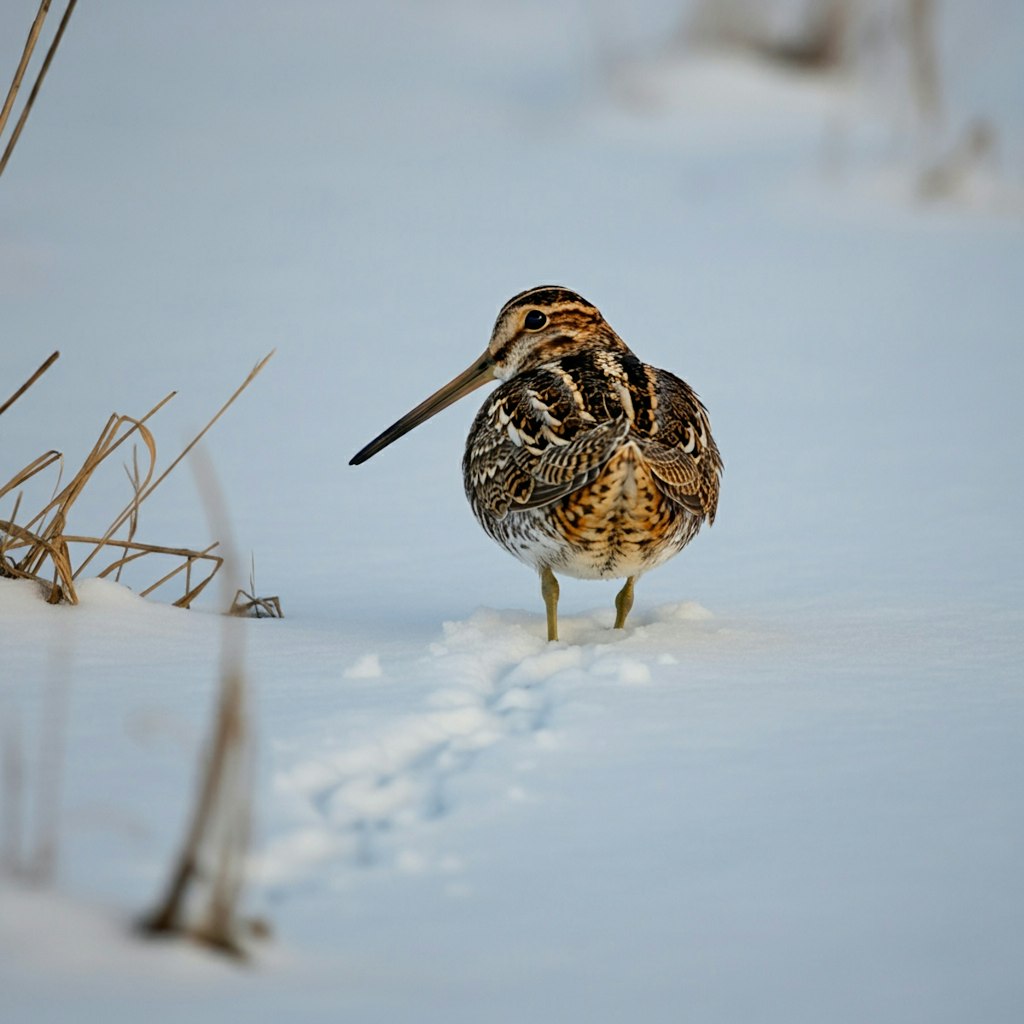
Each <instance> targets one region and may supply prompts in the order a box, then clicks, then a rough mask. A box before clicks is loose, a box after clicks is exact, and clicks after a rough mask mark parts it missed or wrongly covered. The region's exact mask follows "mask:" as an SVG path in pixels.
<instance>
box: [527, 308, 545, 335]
mask: <svg viewBox="0 0 1024 1024" xmlns="http://www.w3.org/2000/svg"><path fill="white" fill-rule="evenodd" d="M523 322H524V324H525V325H526V329H527V330H528V331H539V330H540V329H541V328H542V327H543V326H544V325H545V324H546V323H547V322H548V318H547V317H546V316H545V315H544V314H543V313H542V312H541V311H540V310H539V309H531V310H530V312H529V313H527V314H526V320H524V321H523Z"/></svg>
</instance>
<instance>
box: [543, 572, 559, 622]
mask: <svg viewBox="0 0 1024 1024" xmlns="http://www.w3.org/2000/svg"><path fill="white" fill-rule="evenodd" d="M540 592H541V593H542V594H543V595H544V607H545V608H547V611H548V640H557V639H558V580H556V579H555V574H554V573H553V572H552V571H551V570H550V569H549V568H548V567H547V566H546V565H545V566H544V568H543V569H541V571H540Z"/></svg>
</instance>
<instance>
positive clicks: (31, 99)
mask: <svg viewBox="0 0 1024 1024" xmlns="http://www.w3.org/2000/svg"><path fill="white" fill-rule="evenodd" d="M77 2H78V0H68V6H67V9H66V10H65V11H64V17H62V18H61V19H60V24H59V25H58V26H57V33H56V35H55V36H54V37H53V42H52V43H50V48H49V49H48V50H47V51H46V56H45V57H44V58H43V66H42V67H41V68H40V69H39V74H38V75H37V76H36V80H35V83H34V84H33V86H32V91H31V92H30V93H29V94H28V99H27V100H26V101H25V106H24V108H23V109H22V111H21V116H20V117H19V118H18V120H17V123H16V124H15V125H14V130H13V131H12V132H11V137H10V139H8V141H7V148H6V149H5V150H4V154H3V156H0V175H2V174H3V173H4V169H5V168H6V167H7V161H8V160H10V159H11V153H13V152H14V147H15V146H16V145H17V143H18V139H19V137H20V136H21V130H22V128H24V127H25V121H26V120H28V115H29V111H30V110H31V109H32V104H34V103H35V101H36V96H38V95H39V89H40V87H41V86H42V84H43V79H44V78H46V72H47V71H49V70H50V64H51V63H52V61H53V57H54V54H56V52H57V47H58V46H60V41H61V39H63V38H64V29H65V28H67V24H68V21H69V20H70V18H71V12H72V11H73V10H74V9H75V4H76V3H77ZM49 6H50V5H49V3H46V4H45V6H44V7H42V8H40V12H39V14H37V15H36V21H35V22H33V23H32V30H31V31H30V32H29V42H30V43H31V46H29V45H28V44H26V49H27V55H26V54H23V55H22V62H23V64H28V58H29V57H30V56H31V54H32V49H33V48H34V47H35V40H36V38H38V36H39V31H38V29H37V28H36V23H38V25H39V28H42V18H44V17H45V16H46V11H47V10H48V9H49ZM33 32H34V33H35V37H33V34H32V33H33ZM18 68H19V71H21V73H22V74H24V68H23V67H22V65H21V64H19V65H18ZM15 78H16V79H17V82H18V85H20V84H21V79H20V78H18V75H17V72H15ZM11 87H12V89H13V90H14V92H15V93H17V91H18V90H17V88H16V86H15V84H14V83H13V82H12V83H11ZM8 100H9V101H10V103H13V102H14V97H13V96H12V95H10V93H8ZM4 107H5V110H7V112H8V113H9V108H8V105H7V103H5V104H4ZM4 119H5V120H6V115H5V118H4ZM0 128H2V125H0Z"/></svg>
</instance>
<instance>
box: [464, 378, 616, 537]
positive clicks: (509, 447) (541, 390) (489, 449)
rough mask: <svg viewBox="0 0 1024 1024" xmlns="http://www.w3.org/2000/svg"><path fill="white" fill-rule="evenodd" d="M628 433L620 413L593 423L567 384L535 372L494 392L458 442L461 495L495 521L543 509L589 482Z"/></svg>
mask: <svg viewBox="0 0 1024 1024" xmlns="http://www.w3.org/2000/svg"><path fill="white" fill-rule="evenodd" d="M628 432H629V421H628V419H627V418H626V417H625V416H624V415H620V416H617V417H614V418H612V419H607V420H604V421H603V422H596V420H595V418H594V417H593V416H592V415H590V414H588V413H586V412H585V411H583V410H582V409H581V408H580V406H579V404H578V403H577V401H576V398H575V396H574V393H573V389H572V385H571V382H570V381H567V380H565V379H564V377H563V376H562V375H560V374H557V373H553V372H551V371H546V370H536V371H533V372H531V373H526V374H522V375H521V376H518V377H516V378H514V379H513V380H511V381H508V382H506V383H505V384H503V385H502V386H501V387H499V388H498V389H497V390H496V391H495V392H494V394H493V395H492V396H491V398H490V400H489V401H488V402H486V403H485V404H484V406H483V408H482V409H481V410H480V412H479V413H478V414H477V418H476V421H475V422H474V424H473V428H472V429H471V430H470V434H469V440H468V441H467V444H466V456H465V459H464V461H463V471H464V476H465V482H466V490H467V492H469V494H470V498H471V500H474V499H475V501H477V502H478V503H479V504H480V505H481V506H482V507H483V508H484V509H486V510H487V511H488V512H489V513H490V514H491V515H492V516H494V517H495V518H497V519H502V518H504V517H505V515H507V514H508V512H509V511H510V510H513V511H514V510H517V509H528V508H537V507H539V506H541V505H547V504H550V503H551V502H553V501H557V500H558V499H560V498H563V497H565V495H567V494H572V493H573V492H574V491H577V490H579V489H580V488H581V487H584V486H586V485H587V484H588V483H590V482H592V481H593V480H595V479H596V478H597V477H598V475H599V474H600V472H601V470H602V469H603V468H604V466H605V465H606V464H607V463H608V460H609V459H610V458H611V457H612V456H613V455H614V454H615V451H616V450H617V449H618V448H619V446H620V445H621V444H622V443H623V441H624V439H625V437H626V435H627V433H628Z"/></svg>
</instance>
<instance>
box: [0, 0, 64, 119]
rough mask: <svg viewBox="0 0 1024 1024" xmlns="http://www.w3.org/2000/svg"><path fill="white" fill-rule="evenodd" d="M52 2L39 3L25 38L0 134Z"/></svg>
mask: <svg viewBox="0 0 1024 1024" xmlns="http://www.w3.org/2000/svg"><path fill="white" fill-rule="evenodd" d="M51 3H52V0H43V2H42V3H41V4H40V5H39V10H38V11H36V16H35V20H34V21H33V22H32V27H31V28H30V29H29V30H28V39H26V40H25V48H24V50H22V52H21V60H20V61H19V62H18V67H17V68H16V70H15V72H14V78H13V79H12V80H11V87H10V88H9V89H8V90H7V99H5V100H4V105H3V109H2V110H0V135H2V134H3V130H4V127H5V126H6V124H7V118H8V117H10V115H11V108H12V107H13V106H14V99H15V97H16V96H17V95H18V90H19V89H20V88H21V80H22V79H23V78H24V77H25V69H26V68H27V67H28V62H29V61H30V60H31V59H32V51H33V50H34V49H35V48H36V41H37V40H38V39H39V33H40V32H42V30H43V22H44V21H46V15H47V13H48V12H49V10H50V4H51Z"/></svg>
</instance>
